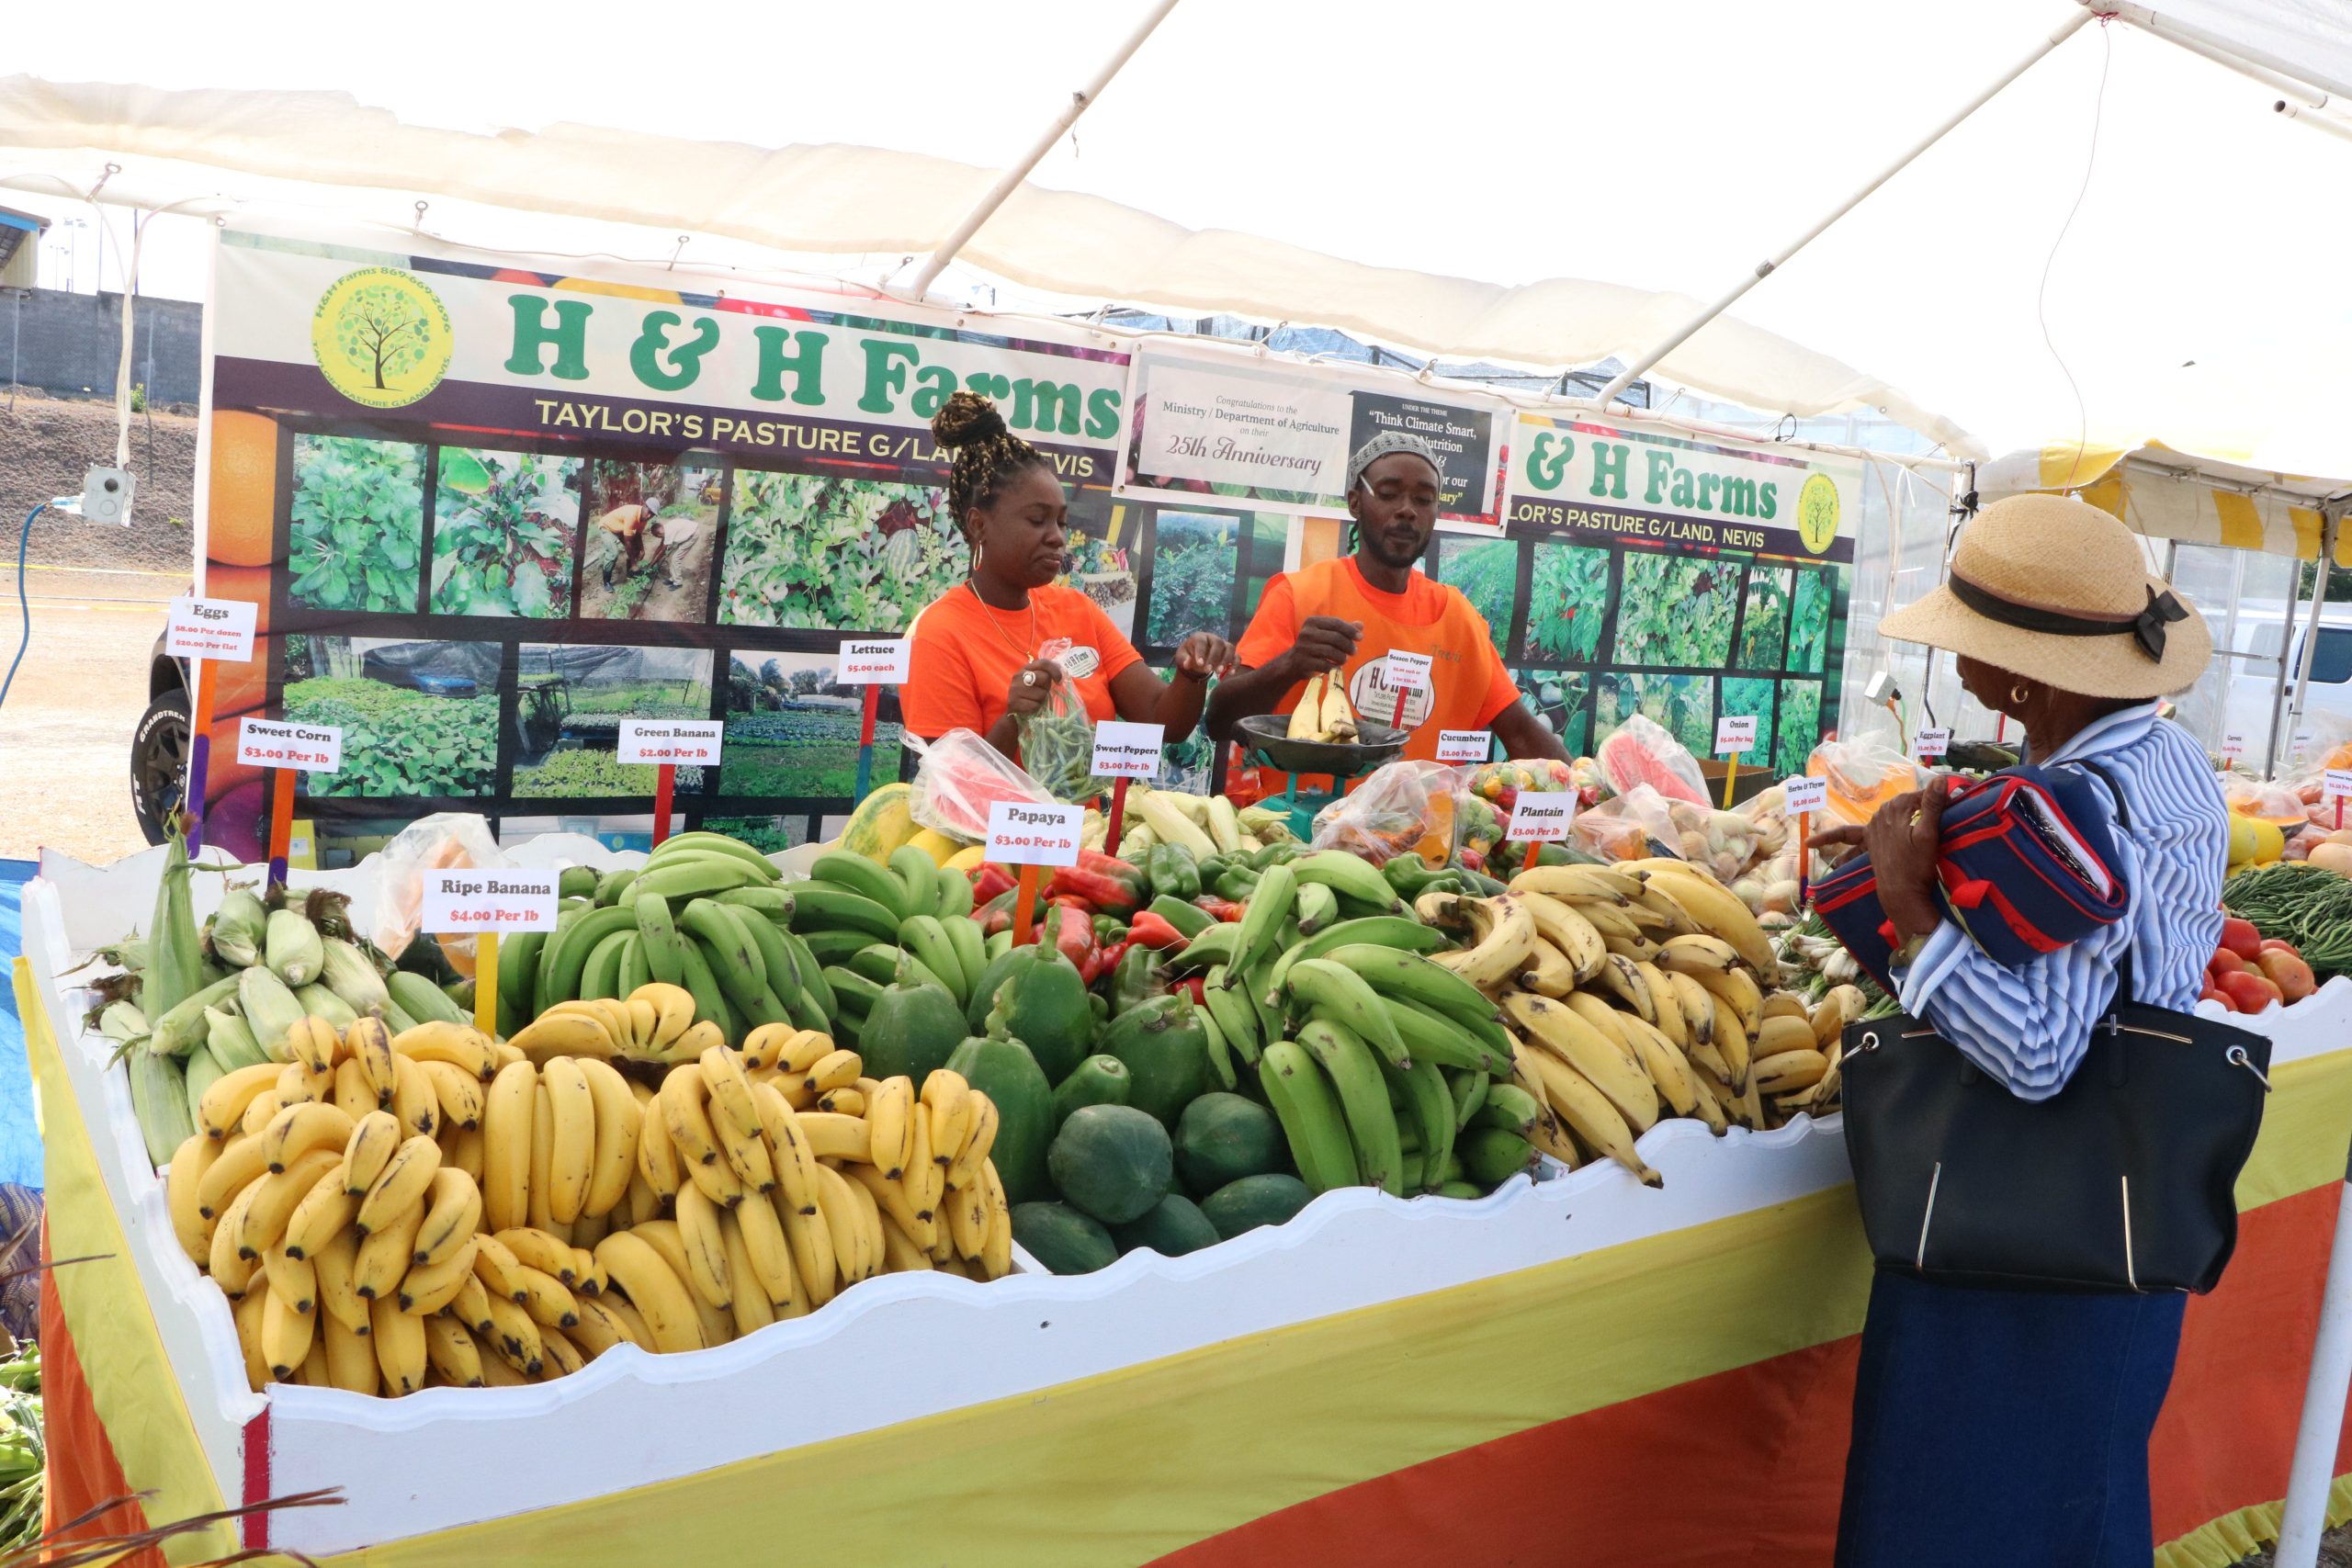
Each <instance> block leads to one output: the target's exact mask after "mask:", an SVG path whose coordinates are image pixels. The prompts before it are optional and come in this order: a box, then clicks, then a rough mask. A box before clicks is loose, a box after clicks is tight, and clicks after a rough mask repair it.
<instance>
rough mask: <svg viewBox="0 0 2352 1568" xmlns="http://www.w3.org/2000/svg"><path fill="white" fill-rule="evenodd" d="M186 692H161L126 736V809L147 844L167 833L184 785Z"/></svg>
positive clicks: (185, 772)
mask: <svg viewBox="0 0 2352 1568" xmlns="http://www.w3.org/2000/svg"><path fill="white" fill-rule="evenodd" d="M188 728H189V727H188V713H187V693H186V692H184V691H170V692H165V693H164V694H163V695H162V696H159V697H157V698H156V699H155V700H154V701H153V702H152V703H149V704H148V705H147V711H146V712H145V713H143V714H141V715H140V716H139V728H137V729H135V730H133V731H132V732H131V736H130V809H131V810H132V811H133V812H134V813H136V814H137V816H138V818H139V830H140V831H141V832H142V833H144V834H146V835H147V841H148V842H149V843H151V844H160V843H162V842H163V841H164V838H165V836H166V835H167V833H168V830H169V827H170V823H171V817H172V813H173V812H175V811H176V810H178V809H179V804H180V795H181V794H182V793H183V792H184V791H185V790H186V789H187V752H188Z"/></svg>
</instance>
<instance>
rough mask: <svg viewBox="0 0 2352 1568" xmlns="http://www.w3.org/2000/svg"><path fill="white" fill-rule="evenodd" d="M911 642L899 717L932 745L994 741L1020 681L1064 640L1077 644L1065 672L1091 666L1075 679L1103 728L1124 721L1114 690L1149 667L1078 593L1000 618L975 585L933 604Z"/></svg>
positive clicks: (1039, 596)
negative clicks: (1050, 646)
mask: <svg viewBox="0 0 2352 1568" xmlns="http://www.w3.org/2000/svg"><path fill="white" fill-rule="evenodd" d="M908 636H910V637H912V638H913V639H914V647H913V648H912V649H910V652H909V655H908V660H907V683H906V684H905V685H903V686H901V687H899V713H900V715H901V716H904V718H905V719H906V724H907V728H909V729H910V730H911V731H913V732H914V733H915V734H917V735H920V736H922V738H923V739H926V740H935V739H938V738H939V737H941V736H943V735H944V734H946V733H947V732H948V731H949V730H951V729H973V730H978V731H979V732H980V733H981V734H983V735H985V734H987V733H988V731H989V726H990V725H992V724H994V723H996V721H997V720H998V719H1001V718H1002V717H1003V716H1004V710H1005V699H1006V696H1007V694H1009V693H1010V692H1011V690H1012V677H1013V675H1014V674H1015V673H1016V672H1017V671H1019V670H1020V668H1021V667H1022V666H1023V665H1024V664H1026V663H1028V662H1029V661H1030V660H1033V659H1035V658H1036V657H1037V650H1038V649H1040V648H1042V647H1043V646H1044V645H1045V644H1046V643H1049V642H1051V641H1053V640H1054V639H1055V638H1056V637H1068V638H1069V640H1070V642H1071V643H1072V644H1073V646H1072V648H1071V649H1070V651H1069V653H1068V654H1065V655H1064V656H1063V663H1064V665H1065V667H1069V666H1072V665H1076V666H1087V667H1086V668H1080V669H1078V670H1076V671H1074V672H1073V674H1072V676H1071V682H1070V683H1071V684H1072V685H1073V686H1075V687H1076V688H1077V691H1078V694H1079V696H1080V698H1081V699H1082V700H1083V701H1084V702H1085V704H1086V711H1087V714H1088V716H1090V717H1091V718H1093V719H1094V720H1095V721H1096V722H1098V723H1100V722H1101V721H1102V720H1103V719H1106V718H1116V717H1118V716H1119V712H1118V709H1117V708H1116V707H1115V706H1114V705H1113V703H1112V701H1111V682H1112V681H1113V680H1114V678H1115V677H1116V676H1117V675H1118V674H1119V672H1120V671H1123V670H1125V669H1126V668H1127V666H1129V665H1131V664H1140V663H1142V662H1143V655H1141V654H1139V653H1137V652H1136V650H1135V645H1134V644H1133V643H1131V642H1129V641H1128V640H1127V639H1126V638H1125V637H1121V636H1120V635H1119V628H1118V627H1116V626H1113V625H1112V624H1111V617H1110V616H1108V615H1104V614H1103V608H1102V606H1101V605H1099V604H1095V603H1094V601H1093V600H1091V599H1089V598H1088V597H1087V596H1086V595H1085V594H1083V593H1081V592H1079V591H1078V590H1077V589H1075V588H1033V589H1031V590H1030V591H1029V608H1028V609H1026V610H998V609H993V608H991V607H990V606H989V605H988V604H983V603H981V601H980V596H979V595H978V594H977V593H975V592H972V590H971V587H970V585H969V584H959V585H958V586H956V587H954V588H951V589H949V590H948V591H947V592H944V593H943V594H941V595H940V596H939V597H938V598H936V599H934V600H933V601H932V602H931V604H929V605H927V606H926V607H925V608H924V610H923V612H922V614H921V615H917V616H916V617H915V624H914V625H913V626H910V627H909V628H908ZM1089 653H1091V654H1092V655H1093V658H1092V660H1091V665H1090V660H1088V659H1087V657H1086V656H1087V655H1088V654H1089Z"/></svg>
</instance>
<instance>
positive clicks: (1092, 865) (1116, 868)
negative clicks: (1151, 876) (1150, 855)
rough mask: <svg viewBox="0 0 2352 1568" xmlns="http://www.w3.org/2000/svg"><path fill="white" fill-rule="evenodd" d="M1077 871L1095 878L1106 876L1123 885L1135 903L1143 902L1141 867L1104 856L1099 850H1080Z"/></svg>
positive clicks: (1115, 857) (1111, 856) (1143, 878)
mask: <svg viewBox="0 0 2352 1568" xmlns="http://www.w3.org/2000/svg"><path fill="white" fill-rule="evenodd" d="M1078 869H1079V870H1080V871H1091V872H1092V873H1093V874H1095V875H1097V876H1107V877H1109V878H1110V879H1111V880H1112V881H1114V882H1120V883H1125V885H1126V887H1127V890H1128V893H1129V894H1130V896H1132V897H1134V898H1135V900H1136V903H1138V904H1140V903H1142V902H1143V889H1144V883H1145V881H1146V880H1147V879H1146V878H1145V876H1144V874H1143V868H1142V867H1141V866H1139V865H1134V864H1131V863H1128V862H1126V861H1123V860H1121V859H1120V858H1119V857H1118V856H1116V855H1106V854H1104V853H1103V852H1102V851H1101V850H1080V851H1079V852H1078Z"/></svg>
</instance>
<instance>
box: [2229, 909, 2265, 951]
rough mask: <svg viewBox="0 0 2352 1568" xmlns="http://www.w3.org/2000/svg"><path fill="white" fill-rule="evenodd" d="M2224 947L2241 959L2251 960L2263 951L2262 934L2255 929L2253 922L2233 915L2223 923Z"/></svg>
mask: <svg viewBox="0 0 2352 1568" xmlns="http://www.w3.org/2000/svg"><path fill="white" fill-rule="evenodd" d="M2222 946H2223V947H2225V948H2227V949H2229V950H2230V951H2231V952H2232V953H2236V954H2237V955H2238V956H2239V957H2240V958H2248V959H2250V958H2252V957H2254V955H2255V954H2256V953H2260V952H2261V951H2262V933H2261V932H2260V931H2256V930H2255V929H2254V922H2253V921H2252V920H2242V919H2238V918H2237V917H2236V916H2235V915H2231V916H2228V917H2226V918H2225V919H2223V920H2222Z"/></svg>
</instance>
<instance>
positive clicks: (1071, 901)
mask: <svg viewBox="0 0 2352 1568" xmlns="http://www.w3.org/2000/svg"><path fill="white" fill-rule="evenodd" d="M1046 891H1047V893H1048V894H1051V895H1053V896H1052V897H1047V898H1046V903H1047V904H1050V905H1052V906H1053V907H1054V908H1057V909H1082V910H1084V911H1085V913H1086V923H1087V924H1088V925H1090V926H1091V925H1092V924H1093V923H1094V906H1093V905H1092V904H1091V903H1090V902H1088V901H1087V900H1086V899H1085V898H1084V897H1080V895H1078V894H1076V893H1067V892H1065V893H1055V892H1054V890H1053V889H1052V888H1050V887H1049V888H1047V889H1046Z"/></svg>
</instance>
